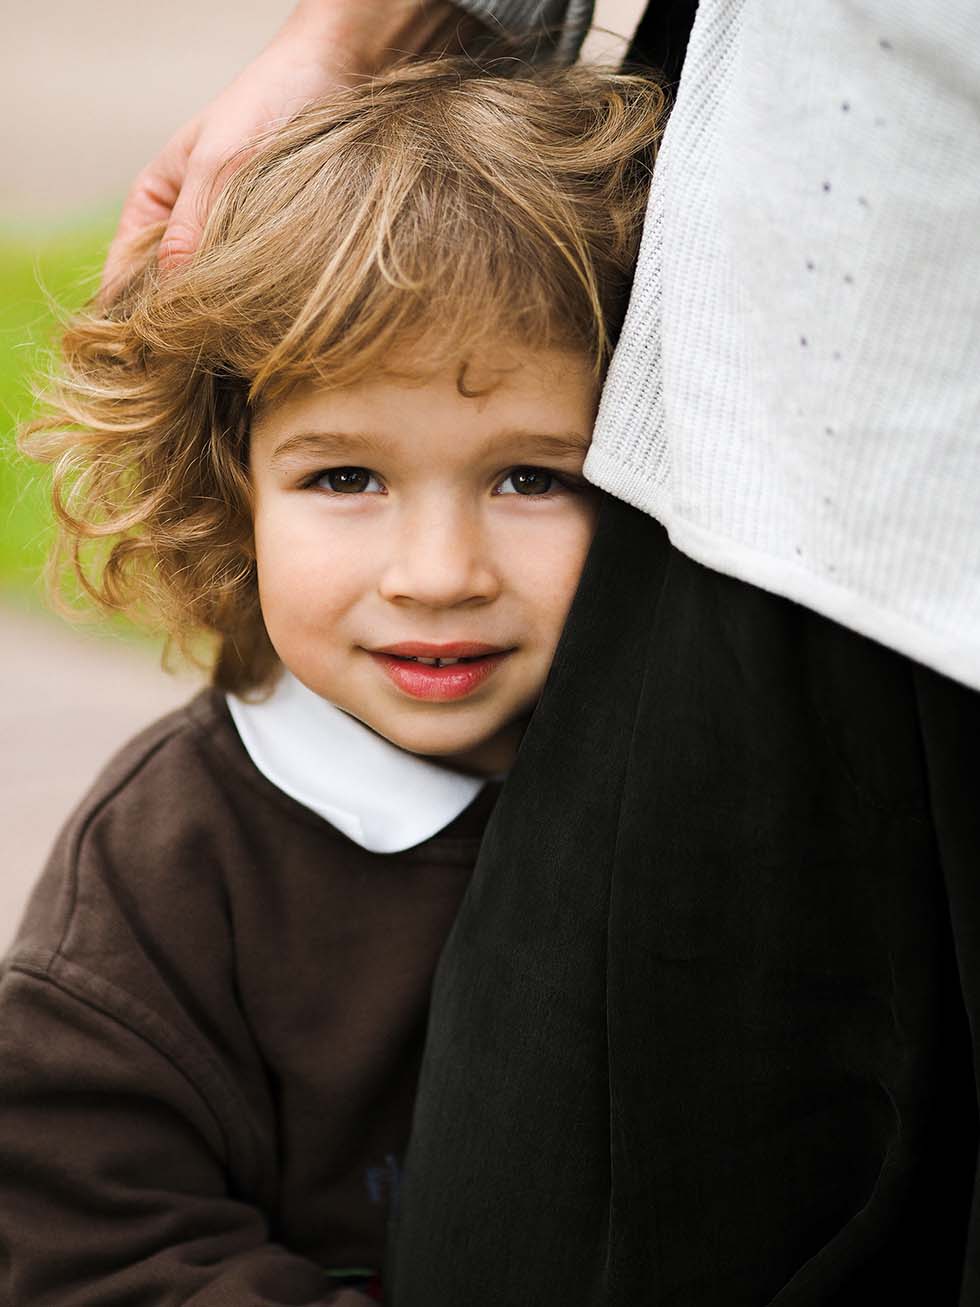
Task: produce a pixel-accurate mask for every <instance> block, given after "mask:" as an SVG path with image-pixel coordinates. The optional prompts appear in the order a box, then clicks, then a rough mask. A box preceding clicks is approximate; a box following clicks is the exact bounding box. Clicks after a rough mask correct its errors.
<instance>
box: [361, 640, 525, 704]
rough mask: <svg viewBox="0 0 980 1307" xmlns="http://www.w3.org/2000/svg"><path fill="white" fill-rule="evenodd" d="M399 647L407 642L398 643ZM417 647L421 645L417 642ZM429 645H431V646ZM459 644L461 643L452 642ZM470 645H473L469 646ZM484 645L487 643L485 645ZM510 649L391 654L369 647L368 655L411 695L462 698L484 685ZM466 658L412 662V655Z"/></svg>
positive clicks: (437, 698) (442, 698) (400, 688)
mask: <svg viewBox="0 0 980 1307" xmlns="http://www.w3.org/2000/svg"><path fill="white" fill-rule="evenodd" d="M397 647H398V648H399V650H401V649H404V648H407V647H408V646H397ZM417 647H420V646H417ZM430 647H431V646H430ZM454 647H461V646H454ZM471 647H472V646H471ZM484 647H485V648H487V647H488V646H484ZM512 652H513V650H510V649H492V648H491V649H490V651H489V652H487V653H483V654H475V653H468V654H461V653H448V652H442V653H441V654H435V653H425V654H408V653H401V654H400V655H399V654H394V653H390V652H388V651H386V650H377V651H371V657H372V658H373V659H374V661H375V662H376V663H377V664H378V666H379V667H380V668H381V670H382V671H383V672H384V673H385V675H386V676H387V677H388V678H389V680H390V681H392V683H393V684H394V685H395V686H396V687H397V688H398V689H399V690H401V691H403V693H405V694H408V695H411V697H412V698H413V699H429V700H441V701H444V700H448V699H463V698H465V697H466V696H467V695H468V694H472V693H473V691H474V690H476V689H477V688H478V687H479V686H481V685H483V684H484V682H485V681H487V680H488V678H489V677H491V676H492V675H493V673H494V672H495V671H496V669H497V668H498V667H499V666H500V664H501V663H502V662H503V661H504V659H505V658H506V657H508V655H509V654H510V653H512ZM420 657H424V658H439V657H443V658H467V659H471V660H472V661H467V662H460V663H452V664H450V665H449V666H448V667H447V666H442V667H436V666H433V665H431V664H429V663H420V662H414V661H412V659H414V658H420Z"/></svg>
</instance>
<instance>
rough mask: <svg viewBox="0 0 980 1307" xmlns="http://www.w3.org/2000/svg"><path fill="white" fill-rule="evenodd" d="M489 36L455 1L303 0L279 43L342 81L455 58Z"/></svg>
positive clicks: (289, 19)
mask: <svg viewBox="0 0 980 1307" xmlns="http://www.w3.org/2000/svg"><path fill="white" fill-rule="evenodd" d="M486 32H487V29H486V28H485V27H484V26H483V24H481V23H480V22H479V21H478V20H477V19H475V18H473V17H472V16H471V15H469V14H467V13H465V12H464V11H463V10H462V9H460V8H459V7H458V6H457V5H456V4H453V3H452V0H299V3H298V4H297V5H296V8H295V9H294V10H293V12H292V13H291V14H290V16H289V18H288V19H287V21H286V23H285V25H284V27H283V28H282V30H281V32H280V34H279V38H277V39H282V40H287V41H289V42H290V43H294V42H299V43H302V44H303V45H304V46H305V48H306V54H307V57H312V58H315V59H317V60H318V61H322V63H323V64H324V66H325V67H326V68H328V69H329V70H330V71H331V72H332V73H334V74H335V75H337V76H338V77H340V78H341V79H343V78H344V77H345V76H351V77H363V76H365V75H367V74H371V73H376V72H380V71H381V70H383V69H384V68H386V67H388V66H389V65H390V64H391V63H393V62H395V61H396V60H397V59H400V58H404V57H405V56H411V55H417V56H422V57H424V56H426V55H435V54H441V53H446V52H449V53H455V52H458V51H459V50H460V49H466V48H467V47H468V44H469V43H470V42H472V41H475V40H478V39H480V38H481V37H482V36H484V35H486Z"/></svg>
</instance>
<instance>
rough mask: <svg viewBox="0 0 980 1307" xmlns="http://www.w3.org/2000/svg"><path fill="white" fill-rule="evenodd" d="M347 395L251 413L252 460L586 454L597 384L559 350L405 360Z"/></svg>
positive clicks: (275, 403) (302, 390)
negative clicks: (548, 448) (435, 452)
mask: <svg viewBox="0 0 980 1307" xmlns="http://www.w3.org/2000/svg"><path fill="white" fill-rule="evenodd" d="M394 362H395V363H396V366H393V367H388V368H385V369H383V370H378V371H376V372H375V373H374V374H372V375H370V376H366V377H363V378H361V379H360V380H358V381H356V382H354V383H352V384H349V385H343V386H334V387H331V386H330V385H328V384H324V383H323V381H322V380H320V379H307V380H305V381H300V382H297V383H296V384H295V385H294V386H293V387H292V388H291V390H290V391H289V392H288V393H287V394H285V395H284V396H283V397H281V398H279V399H276V400H272V401H269V402H268V403H267V404H265V405H263V406H261V407H260V408H259V409H258V410H257V411H256V413H255V415H254V417H253V423H252V435H253V453H254V452H257V450H258V449H261V451H262V453H263V455H266V454H268V455H269V456H270V457H274V458H279V457H281V456H283V451H286V453H288V454H289V455H290V456H294V455H295V456H301V455H304V454H307V453H314V452H315V450H316V447H317V445H318V443H319V444H320V445H321V446H323V452H324V453H327V452H328V450H329V452H331V454H335V455H336V456H337V457H341V456H342V455H343V453H344V450H345V448H346V447H347V446H348V445H350V443H351V441H353V442H354V443H356V444H357V445H358V448H360V449H361V450H362V451H364V452H365V456H366V454H367V453H368V452H370V450H371V449H376V450H378V451H380V450H381V448H382V447H385V448H392V447H399V446H404V447H405V449H407V450H408V451H409V452H412V451H420V450H421V449H423V448H435V447H436V446H443V445H444V446H445V447H446V448H447V450H453V451H455V452H459V453H460V454H462V453H463V451H464V449H466V450H468V451H469V452H471V453H472V452H473V450H475V449H477V448H479V449H487V450H488V451H489V450H490V449H492V448H493V446H494V445H495V444H503V443H508V444H513V445H515V446H518V445H520V444H521V443H522V442H524V443H526V441H527V440H539V438H541V437H544V439H545V441H547V440H549V439H550V440H551V441H552V442H553V443H554V446H555V448H556V449H557V447H558V445H559V444H560V443H561V442H564V443H565V446H566V448H565V449H564V450H563V452H565V453H574V452H575V451H577V450H580V451H581V452H583V453H584V450H585V448H586V447H587V443H588V438H589V433H590V429H591V422H592V417H593V415H594V408H595V402H596V392H597V384H596V380H595V377H594V373H593V369H592V361H591V359H590V358H588V357H587V356H586V355H584V354H576V353H572V352H564V351H555V350H537V351H534V350H525V351H524V352H523V353H522V354H520V355H518V353H517V352H515V351H513V350H506V351H505V350H498V351H488V352H486V353H485V354H484V356H483V358H482V359H481V360H479V361H478V360H476V359H474V360H472V362H471V363H470V364H469V365H467V363H466V361H463V362H460V361H456V362H454V363H453V364H451V365H446V366H443V367H440V368H437V369H433V368H427V369H424V370H420V369H418V368H415V367H409V366H407V365H408V360H406V359H404V358H402V359H398V360H395V361H394Z"/></svg>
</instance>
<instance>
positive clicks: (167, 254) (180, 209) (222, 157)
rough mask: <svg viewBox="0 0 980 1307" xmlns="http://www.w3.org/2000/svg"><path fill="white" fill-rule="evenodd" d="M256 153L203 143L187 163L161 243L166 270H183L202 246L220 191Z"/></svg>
mask: <svg viewBox="0 0 980 1307" xmlns="http://www.w3.org/2000/svg"><path fill="white" fill-rule="evenodd" d="M252 153H254V150H252V149H250V148H248V147H244V146H242V145H241V144H240V143H237V148H236V144H234V143H230V142H229V143H221V144H219V143H218V142H215V141H201V142H200V143H199V144H198V146H197V148H196V149H195V150H194V151H193V153H192V154H191V156H190V159H189V160H188V163H187V172H186V175H185V177H184V182H183V185H182V186H181V188H180V194H179V195H178V196H177V197H176V200H175V202H174V205H173V211H172V213H171V215H170V221H169V222H168V224H167V230H166V231H165V232H164V234H163V239H162V240H161V241H160V250H159V254H158V259H159V263H160V266H161V267H162V268H179V267H180V266H181V264H184V263H186V262H187V261H188V259H190V257H191V255H192V254H193V253H194V251H195V250H196V249H197V247H198V245H199V244H200V243H201V235H202V233H203V231H204V223H205V221H206V220H207V216H208V213H209V212H210V210H211V207H212V205H213V204H214V201H215V198H216V197H217V195H218V192H219V191H220V190H221V188H222V187H223V186H224V184H225V182H226V181H227V180H228V178H229V176H230V175H231V174H232V173H233V172H234V171H235V170H236V169H237V168H240V167H241V165H242V164H243V163H244V162H245V160H246V159H247V158H248V156H249V155H250V154H252Z"/></svg>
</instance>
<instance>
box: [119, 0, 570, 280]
mask: <svg viewBox="0 0 980 1307" xmlns="http://www.w3.org/2000/svg"><path fill="white" fill-rule="evenodd" d="M566 11H567V12H566ZM591 12H592V0H462V3H460V4H453V3H450V0H299V3H298V4H297V6H296V8H295V9H294V10H293V12H292V13H291V14H290V16H289V18H288V19H287V20H286V22H285V23H284V25H283V26H282V28H281V29H280V30H279V32H277V34H276V35H275V36H274V37H273V39H272V41H271V42H270V44H269V45H268V46H267V47H266V49H265V50H263V52H262V53H261V54H260V55H259V56H258V58H256V59H255V60H253V62H252V63H250V64H248V65H247V67H246V68H245V69H244V70H243V71H242V72H241V73H240V74H239V75H238V76H237V77H236V78H235V80H234V81H233V82H231V84H230V85H229V86H228V87H226V88H225V90H224V91H222V92H221V94H220V95H219V96H218V97H217V99H215V100H213V101H212V102H211V103H210V104H209V105H208V106H207V107H206V108H205V109H203V110H202V111H201V113H199V114H197V115H196V116H195V117H194V118H192V119H191V120H190V121H189V122H187V123H185V124H184V125H183V127H181V128H180V129H179V131H177V133H176V134H175V135H174V136H173V137H171V139H170V140H169V141H168V142H167V144H166V145H165V146H164V147H163V149H162V150H161V151H160V153H159V154H158V155H157V156H156V157H155V158H154V159H152V160H151V162H150V163H149V164H147V166H146V167H145V168H144V169H143V170H142V171H141V172H140V173H139V175H138V176H137V178H136V180H135V181H134V183H133V185H132V187H131V189H130V192H129V195H128V197H127V199H126V202H125V205H124V206H123V211H122V214H121V216H120V220H119V226H118V228H117V231H116V235H115V238H114V240H113V242H112V245H111V247H110V249H109V254H108V257H107V259H106V266H105V272H104V275H103V285H104V286H107V287H111V286H112V285H113V284H115V283H116V282H118V281H119V280H121V279H122V278H124V277H125V274H126V270H127V267H128V265H129V252H130V250H131V249H132V246H133V244H134V242H136V241H137V240H138V238H139V237H140V235H141V233H143V232H144V231H145V230H146V229H147V228H150V227H154V226H157V225H159V224H160V223H166V229H165V231H164V235H163V239H162V241H161V244H160V253H159V258H160V261H161V263H162V264H163V265H164V266H168V267H173V266H177V265H179V264H180V263H183V262H184V261H186V260H187V259H188V258H189V257H190V256H191V254H192V253H193V252H194V250H195V249H196V248H197V244H198V241H199V239H200V235H201V230H202V227H203V224H204V219H205V218H206V216H207V209H208V205H209V202H210V199H211V197H212V195H213V193H214V189H215V183H216V181H217V183H218V184H220V178H221V173H222V171H224V173H225V174H226V175H227V171H228V170H229V169H230V168H231V167H233V166H234V161H235V160H238V161H241V160H242V158H243V157H244V155H243V152H242V151H243V147H244V146H246V145H247V142H248V141H249V140H251V139H252V138H253V137H255V136H257V135H258V134H259V133H260V132H262V131H263V130H264V129H266V128H268V127H270V126H272V125H274V124H275V123H276V122H279V121H281V120H283V119H285V118H288V117H289V116H290V115H291V114H293V113H295V112H296V111H297V110H299V109H300V108H301V107H302V106H303V105H304V104H307V103H309V101H311V100H314V99H316V98H317V97H318V96H321V95H324V94H326V93H328V92H329V91H330V90H331V89H333V88H335V87H336V86H338V85H344V84H346V83H349V82H351V81H353V80H355V79H357V78H358V77H363V76H365V75H370V74H372V73H376V72H379V71H381V70H382V69H383V68H385V67H386V66H387V65H388V64H390V63H391V62H392V61H393V60H395V59H397V58H400V57H404V55H406V54H410V55H411V54H416V55H434V54H438V53H442V52H458V51H459V50H467V49H470V48H472V47H473V46H474V44H475V43H478V42H481V41H482V39H483V38H484V37H486V36H487V35H488V34H489V35H491V36H493V35H499V36H501V37H508V36H509V37H517V38H523V37H526V36H527V35H529V34H530V33H533V32H535V31H541V30H544V31H550V32H553V33H554V34H555V44H556V45H557V46H558V47H559V48H560V50H561V53H562V55H563V57H564V56H566V55H567V56H568V57H571V56H573V55H574V53H575V51H576V50H577V47H578V43H579V42H580V40H581V36H582V34H584V31H585V29H586V27H587V26H588V20H589V18H590V16H591ZM549 44H550V43H549Z"/></svg>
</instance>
